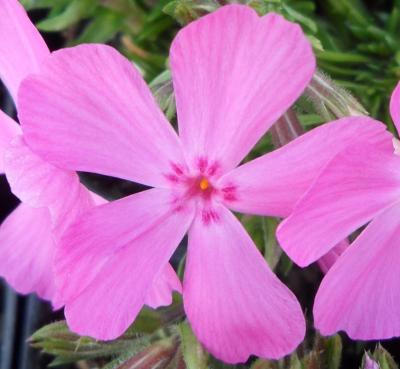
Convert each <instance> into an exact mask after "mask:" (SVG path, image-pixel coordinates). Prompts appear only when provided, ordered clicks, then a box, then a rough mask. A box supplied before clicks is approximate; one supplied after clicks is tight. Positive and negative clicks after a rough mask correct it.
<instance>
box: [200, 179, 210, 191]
mask: <svg viewBox="0 0 400 369" xmlns="http://www.w3.org/2000/svg"><path fill="white" fill-rule="evenodd" d="M209 186H210V183H209V182H208V181H207V179H206V178H202V179H201V181H200V188H201V189H202V190H203V191H205V190H206V189H207V188H208V187H209Z"/></svg>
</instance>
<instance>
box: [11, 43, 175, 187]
mask: <svg viewBox="0 0 400 369" xmlns="http://www.w3.org/2000/svg"><path fill="white" fill-rule="evenodd" d="M19 98H20V104H19V117H20V121H21V124H22V127H23V130H24V133H25V137H26V140H27V143H28V144H29V146H30V147H31V148H32V149H33V150H34V151H35V152H36V153H38V154H39V155H40V156H41V157H42V158H44V159H46V161H49V162H50V163H52V164H54V165H57V166H60V167H62V168H65V169H70V170H82V171H87V172H95V173H101V174H106V175H110V176H114V177H119V178H124V179H128V180H132V181H135V182H140V183H144V184H147V185H151V186H156V187H157V186H165V184H166V182H167V179H166V174H167V173H168V172H169V171H170V170H171V166H172V165H173V164H174V163H180V164H183V156H182V154H181V149H180V142H179V139H178V137H177V135H176V133H175V132H174V130H173V128H172V126H171V125H170V124H169V123H168V121H167V120H166V118H165V117H164V116H163V114H162V112H161V111H160V109H159V107H158V106H157V104H156V102H155V100H154V98H153V96H152V95H151V92H150V90H149V88H148V87H147V86H146V83H145V82H144V80H143V78H142V77H141V75H140V73H139V72H138V71H137V70H136V68H134V66H133V65H132V64H131V63H130V62H129V61H128V60H127V59H126V58H124V57H123V56H122V55H121V54H120V53H119V52H118V51H116V50H115V49H113V48H112V47H109V46H105V45H80V46H77V47H73V48H69V49H63V50H59V51H56V52H55V53H53V54H52V55H51V56H50V57H49V58H47V59H46V62H45V63H44V65H43V66H42V68H41V72H40V74H38V75H35V76H30V77H29V78H27V79H26V80H25V81H24V83H23V84H22V86H21V91H20V96H19Z"/></svg>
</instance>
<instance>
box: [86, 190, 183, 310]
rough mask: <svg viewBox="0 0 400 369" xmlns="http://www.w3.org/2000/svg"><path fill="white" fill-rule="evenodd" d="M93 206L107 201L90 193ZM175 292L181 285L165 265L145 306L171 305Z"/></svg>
mask: <svg viewBox="0 0 400 369" xmlns="http://www.w3.org/2000/svg"><path fill="white" fill-rule="evenodd" d="M90 195H91V197H92V199H93V201H94V203H95V205H103V204H106V203H107V202H108V201H107V200H105V199H103V198H102V197H101V196H99V195H97V194H95V193H93V192H91V193H90ZM173 291H176V292H179V293H182V284H181V281H180V280H179V278H178V276H177V275H176V273H175V271H174V269H173V268H172V266H171V264H167V265H166V267H165V268H164V271H163V272H162V273H161V275H160V276H159V277H158V278H157V279H156V280H155V282H154V283H153V286H152V288H151V289H150V291H149V292H148V294H147V297H146V305H149V306H150V307H152V308H154V309H155V308H158V307H159V306H167V305H170V304H171V303H172V292H173Z"/></svg>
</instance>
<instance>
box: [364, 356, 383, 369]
mask: <svg viewBox="0 0 400 369" xmlns="http://www.w3.org/2000/svg"><path fill="white" fill-rule="evenodd" d="M363 369H380V366H379V364H378V363H377V362H376V361H375V360H374V359H372V358H371V357H370V356H369V355H368V354H365V355H364V366H363Z"/></svg>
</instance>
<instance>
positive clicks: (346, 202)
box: [277, 139, 400, 266]
mask: <svg viewBox="0 0 400 369" xmlns="http://www.w3.org/2000/svg"><path fill="white" fill-rule="evenodd" d="M388 141H389V142H388V145H387V147H386V148H382V147H375V146H374V145H371V144H368V143H365V144H357V145H354V146H353V147H350V148H348V149H347V150H344V151H342V152H341V153H340V154H338V155H337V156H336V157H335V158H334V159H333V160H332V161H331V162H330V163H329V164H328V165H327V166H326V167H325V169H324V170H323V172H322V173H321V175H320V177H319V178H318V179H317V180H316V181H315V182H314V184H313V186H312V187H311V188H310V189H309V190H308V192H307V193H306V194H305V195H304V196H303V197H302V198H301V200H300V201H299V202H298V203H297V205H296V207H295V209H294V211H293V213H292V214H291V215H290V217H288V218H287V219H286V220H285V221H283V222H282V223H281V225H280V226H279V228H278V231H277V236H278V239H279V242H280V244H281V246H282V248H283V249H284V250H285V252H286V253H287V254H288V255H289V257H290V258H291V259H293V260H294V261H295V262H296V263H297V264H299V265H300V266H306V265H308V264H310V263H312V262H314V261H316V260H317V259H319V258H320V257H321V256H323V255H324V254H325V253H326V252H328V251H329V250H330V249H331V248H332V247H333V246H335V245H336V244H337V243H339V242H340V241H341V240H343V239H344V238H346V237H347V236H348V235H349V234H350V233H352V232H353V231H355V230H356V229H357V228H359V227H361V226H362V225H363V224H365V223H367V222H368V221H370V220H371V219H372V218H373V217H374V216H376V215H377V214H378V213H379V212H381V211H382V210H383V209H385V208H386V207H388V206H390V205H391V204H393V203H394V202H396V201H398V199H399V198H400V157H398V156H396V155H394V154H393V153H392V152H393V148H391V147H390V146H391V142H390V139H389V140H388Z"/></svg>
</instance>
